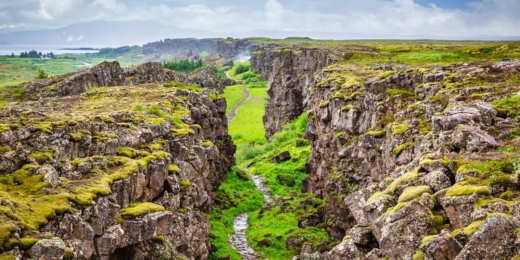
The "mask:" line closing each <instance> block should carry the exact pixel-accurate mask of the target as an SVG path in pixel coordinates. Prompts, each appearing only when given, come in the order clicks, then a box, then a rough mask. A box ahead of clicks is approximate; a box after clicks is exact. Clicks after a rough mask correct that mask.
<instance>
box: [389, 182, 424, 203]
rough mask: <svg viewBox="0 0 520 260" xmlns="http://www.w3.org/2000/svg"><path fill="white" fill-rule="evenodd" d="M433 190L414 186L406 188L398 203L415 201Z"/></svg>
mask: <svg viewBox="0 0 520 260" xmlns="http://www.w3.org/2000/svg"><path fill="white" fill-rule="evenodd" d="M430 192H431V189H430V187H428V186H412V187H408V188H406V189H405V190H404V191H403V193H402V194H401V196H399V200H398V201H397V202H398V203H403V202H408V201H411V200H413V199H419V198H421V195H422V194H423V193H430Z"/></svg>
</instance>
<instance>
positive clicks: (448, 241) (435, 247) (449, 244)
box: [420, 229, 462, 260]
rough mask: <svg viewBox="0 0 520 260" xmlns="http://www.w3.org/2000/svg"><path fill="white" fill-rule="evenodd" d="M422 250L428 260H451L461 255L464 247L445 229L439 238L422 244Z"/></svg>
mask: <svg viewBox="0 0 520 260" xmlns="http://www.w3.org/2000/svg"><path fill="white" fill-rule="evenodd" d="M420 249H421V251H422V252H423V253H424V255H425V256H426V258H427V259H432V260H451V259H455V257H457V255H458V254H459V253H460V251H461V250H462V245H461V244H459V242H458V241H457V240H455V238H454V237H453V236H452V235H451V234H450V232H449V230H447V229H445V230H443V232H442V233H441V234H440V235H439V236H436V237H434V238H432V239H430V240H429V241H428V242H426V243H424V244H422V245H421V246H420Z"/></svg>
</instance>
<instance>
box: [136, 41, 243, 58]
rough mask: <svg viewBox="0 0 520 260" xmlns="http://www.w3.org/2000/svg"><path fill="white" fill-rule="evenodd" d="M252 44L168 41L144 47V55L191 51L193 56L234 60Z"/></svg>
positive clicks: (241, 42)
mask: <svg viewBox="0 0 520 260" xmlns="http://www.w3.org/2000/svg"><path fill="white" fill-rule="evenodd" d="M251 44H253V43H252V42H250V41H248V40H240V39H237V40H233V39H228V40H224V39H201V40H198V39H166V40H164V41H158V42H152V43H148V44H146V45H143V53H145V54H152V53H155V54H156V55H158V56H160V55H162V54H171V55H172V56H177V55H179V54H181V53H183V52H187V51H191V52H192V53H193V54H198V53H200V52H203V51H205V52H207V53H208V54H209V55H213V54H218V55H220V57H221V58H224V59H232V58H234V57H235V56H237V55H238V54H240V53H241V52H243V51H244V50H245V49H246V48H247V46H249V45H251Z"/></svg>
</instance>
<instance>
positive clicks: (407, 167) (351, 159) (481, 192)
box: [252, 48, 520, 259]
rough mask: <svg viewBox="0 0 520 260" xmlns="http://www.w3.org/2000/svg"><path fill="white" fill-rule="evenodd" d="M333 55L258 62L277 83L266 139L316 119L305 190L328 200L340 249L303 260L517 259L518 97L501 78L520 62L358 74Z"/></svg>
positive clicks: (278, 56)
mask: <svg viewBox="0 0 520 260" xmlns="http://www.w3.org/2000/svg"><path fill="white" fill-rule="evenodd" d="M337 51H338V50H337ZM315 53H324V54H325V53H326V54H325V55H323V56H321V57H320V56H319V55H317V54H315ZM331 55H334V54H333V50H319V51H318V50H316V49H308V50H306V48H305V49H303V50H300V51H296V52H295V51H292V50H286V51H284V50H280V49H276V48H274V49H272V48H271V49H268V50H262V51H261V52H257V53H256V54H255V55H254V57H253V59H252V66H253V68H254V69H257V70H258V71H262V70H263V71H268V72H269V73H270V76H269V79H270V80H271V81H272V82H270V85H269V91H268V93H269V98H270V99H269V104H268V105H267V109H266V116H265V118H264V124H265V126H266V129H267V130H268V131H266V135H268V137H269V135H272V133H274V132H277V131H279V127H280V125H281V124H283V123H284V122H287V121H289V120H290V118H291V116H292V117H293V118H294V117H295V116H296V115H297V114H298V113H300V112H303V111H305V113H306V114H307V115H308V118H309V120H308V125H307V130H306V133H305V137H306V138H307V139H308V140H309V141H310V143H311V150H312V154H311V155H310V157H309V158H308V159H307V167H308V170H309V173H310V175H309V177H308V178H306V179H305V180H304V182H303V187H302V190H303V191H304V192H310V193H314V194H315V195H317V196H318V197H322V198H324V199H325V200H326V201H327V207H326V208H325V209H324V211H323V215H322V216H321V221H323V222H324V223H325V225H326V227H327V230H328V232H329V234H330V235H332V236H333V237H334V238H335V239H337V240H339V241H342V242H341V243H340V244H339V245H338V246H336V247H335V248H334V249H333V250H332V251H330V252H323V253H320V252H313V251H312V250H310V251H309V250H303V251H302V254H301V255H300V256H299V257H295V259H412V258H413V259H504V258H506V259H510V258H512V257H513V256H515V255H516V254H518V252H517V244H516V242H515V241H518V240H517V234H516V231H515V230H516V228H517V227H518V226H519V224H520V222H519V219H520V215H518V212H519V211H518V210H517V207H518V205H517V204H518V202H517V201H516V198H517V197H518V195H517V193H518V191H519V187H518V186H517V185H518V183H519V180H518V178H519V177H518V176H520V171H518V167H517V166H515V165H518V162H519V158H520V152H519V151H518V149H517V146H518V145H519V143H518V138H517V137H518V136H520V130H519V128H518V127H519V123H518V122H519V119H518V118H517V117H516V114H517V110H518V107H517V100H518V96H516V94H515V93H516V92H517V91H518V90H519V88H520V87H519V86H518V85H512V84H511V83H508V82H505V80H504V79H505V78H506V77H507V76H508V75H510V74H511V73H518V72H519V71H520V61H517V60H506V61H501V62H494V63H492V62H485V63H478V64H474V65H469V64H454V65H450V66H435V67H406V66H396V65H392V64H387V65H376V66H368V67H367V66H363V67H361V66H359V67H356V66H354V65H352V64H349V63H346V62H338V63H336V64H334V63H335V62H334V59H332V58H331ZM264 57H265V58H264ZM267 57H273V62H272V63H271V64H267V63H268V62H267V61H268V60H269V58H267ZM305 57H308V58H305ZM332 57H337V61H342V60H345V59H348V55H343V56H342V55H334V56H332ZM306 62H307V65H306ZM253 64H255V65H253ZM331 64H332V65H331ZM306 66H307V67H306ZM313 66H314V67H313ZM306 69H307V70H306ZM479 82H480V84H479ZM482 82H484V84H482Z"/></svg>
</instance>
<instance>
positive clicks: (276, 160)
mask: <svg viewBox="0 0 520 260" xmlns="http://www.w3.org/2000/svg"><path fill="white" fill-rule="evenodd" d="M290 159H291V154H290V153H289V152H288V151H285V152H282V153H280V154H278V155H276V156H275V157H273V158H271V159H270V160H269V162H272V163H280V162H283V161H288V160H290Z"/></svg>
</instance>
